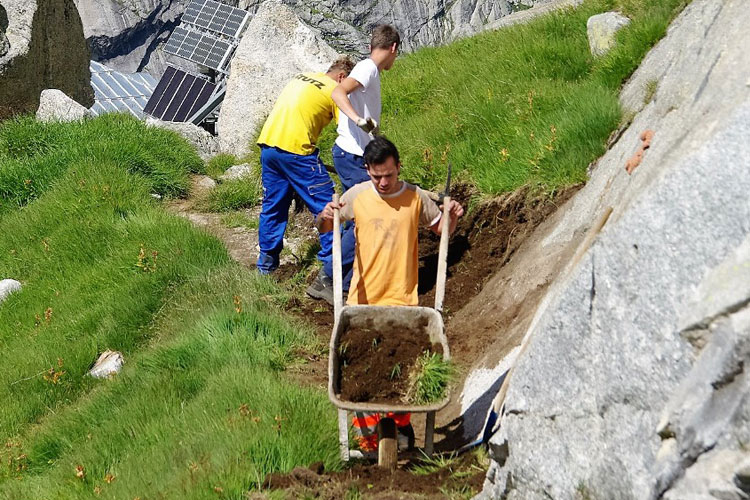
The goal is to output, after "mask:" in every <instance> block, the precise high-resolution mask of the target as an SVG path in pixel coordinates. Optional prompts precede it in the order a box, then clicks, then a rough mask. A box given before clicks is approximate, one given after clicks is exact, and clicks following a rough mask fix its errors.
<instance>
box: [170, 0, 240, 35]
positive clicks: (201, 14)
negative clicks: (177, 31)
mask: <svg viewBox="0 0 750 500" xmlns="http://www.w3.org/2000/svg"><path fill="white" fill-rule="evenodd" d="M246 17H247V11H245V10H242V9H237V8H234V7H230V6H229V5H225V4H223V3H219V2H214V1H213V0H193V1H192V2H190V5H188V6H187V9H185V13H184V14H183V15H182V22H183V23H188V24H194V25H196V26H199V27H201V28H205V29H207V30H211V31H215V32H216V33H221V34H222V35H226V36H229V37H232V38H238V37H239V36H240V30H241V29H242V27H243V26H244V24H245V18H246Z"/></svg>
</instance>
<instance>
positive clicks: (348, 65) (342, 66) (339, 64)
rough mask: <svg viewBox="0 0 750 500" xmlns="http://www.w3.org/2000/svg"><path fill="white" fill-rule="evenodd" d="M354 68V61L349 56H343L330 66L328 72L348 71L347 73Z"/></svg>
mask: <svg viewBox="0 0 750 500" xmlns="http://www.w3.org/2000/svg"><path fill="white" fill-rule="evenodd" d="M353 69H354V61H352V60H351V59H350V58H349V56H342V57H339V58H338V59H336V60H335V61H333V63H332V64H331V67H330V68H328V71H326V73H330V72H332V71H346V74H347V75H348V74H349V73H351V72H352V70H353Z"/></svg>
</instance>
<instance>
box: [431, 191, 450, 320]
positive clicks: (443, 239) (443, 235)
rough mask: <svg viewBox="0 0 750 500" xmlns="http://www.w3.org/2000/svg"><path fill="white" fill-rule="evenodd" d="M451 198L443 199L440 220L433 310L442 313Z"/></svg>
mask: <svg viewBox="0 0 750 500" xmlns="http://www.w3.org/2000/svg"><path fill="white" fill-rule="evenodd" d="M450 204H451V197H450V196H445V197H444V198H443V217H442V218H441V219H440V225H441V227H442V229H441V231H440V251H439V252H438V268H437V283H436V284H435V310H436V311H438V312H441V313H442V312H443V299H445V275H446V272H447V268H448V241H449V240H450V230H451V221H450V219H451V217H450Z"/></svg>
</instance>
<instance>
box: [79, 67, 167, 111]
mask: <svg viewBox="0 0 750 500" xmlns="http://www.w3.org/2000/svg"><path fill="white" fill-rule="evenodd" d="M89 69H90V70H91V86H92V87H93V88H94V105H93V106H92V107H91V112H92V113H93V114H94V115H96V116H98V115H101V114H104V113H116V112H127V113H131V114H132V115H134V116H136V117H138V118H141V117H142V116H143V108H144V107H145V106H146V103H147V102H148V99H149V97H151V94H152V93H153V92H154V88H155V87H156V86H157V84H156V80H155V79H154V78H153V77H152V76H151V75H148V74H146V73H121V72H119V71H115V70H113V69H112V68H109V67H107V66H105V65H103V64H101V63H98V62H96V61H91V63H90V65H89Z"/></svg>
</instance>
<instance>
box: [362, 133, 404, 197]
mask: <svg viewBox="0 0 750 500" xmlns="http://www.w3.org/2000/svg"><path fill="white" fill-rule="evenodd" d="M364 162H365V168H367V173H368V174H370V179H371V180H372V183H373V184H374V185H375V189H377V191H378V192H379V193H380V194H391V193H394V192H396V191H397V190H398V189H399V188H400V187H401V185H400V183H399V181H398V174H399V173H400V172H401V161H400V159H399V156H398V149H396V146H395V145H394V144H393V143H392V142H391V141H389V140H388V139H386V138H385V137H382V136H376V137H375V138H374V139H373V140H372V141H370V143H369V144H367V146H366V147H365V152H364Z"/></svg>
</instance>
